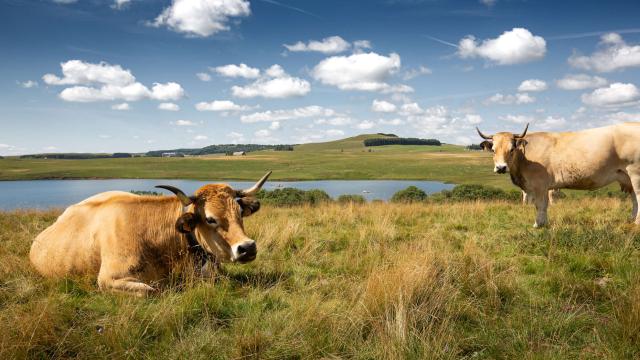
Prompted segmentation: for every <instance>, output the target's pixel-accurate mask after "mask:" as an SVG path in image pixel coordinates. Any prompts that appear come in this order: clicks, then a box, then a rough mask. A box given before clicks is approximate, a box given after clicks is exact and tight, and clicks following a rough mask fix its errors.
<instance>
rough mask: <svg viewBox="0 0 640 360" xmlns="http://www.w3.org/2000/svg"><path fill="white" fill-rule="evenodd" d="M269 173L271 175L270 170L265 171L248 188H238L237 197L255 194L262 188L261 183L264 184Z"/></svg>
mask: <svg viewBox="0 0 640 360" xmlns="http://www.w3.org/2000/svg"><path fill="white" fill-rule="evenodd" d="M269 175H271V171H269V172H268V173H266V174H265V175H264V176H263V177H262V179H260V180H258V182H257V183H256V184H255V185H253V186H252V187H250V188H249V189H246V190H238V191H237V192H236V193H237V195H238V197H245V196H254V195H255V194H257V193H258V191H260V189H262V185H264V183H265V181H267V179H268V178H269Z"/></svg>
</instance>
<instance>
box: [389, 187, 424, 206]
mask: <svg viewBox="0 0 640 360" xmlns="http://www.w3.org/2000/svg"><path fill="white" fill-rule="evenodd" d="M425 200H427V193H426V192H424V191H422V190H421V189H418V188H417V187H415V186H409V187H408V188H406V189H404V190H400V191H398V192H396V193H395V194H393V196H392V197H391V202H403V203H410V202H421V201H425Z"/></svg>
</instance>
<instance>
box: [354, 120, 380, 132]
mask: <svg viewBox="0 0 640 360" xmlns="http://www.w3.org/2000/svg"><path fill="white" fill-rule="evenodd" d="M375 125H376V124H375V123H374V122H373V121H369V120H364V121H361V122H360V123H358V124H356V126H355V128H356V129H359V130H369V129H371V128H373V127H374V126H375Z"/></svg>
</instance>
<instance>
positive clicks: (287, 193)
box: [257, 188, 331, 206]
mask: <svg viewBox="0 0 640 360" xmlns="http://www.w3.org/2000/svg"><path fill="white" fill-rule="evenodd" d="M257 197H258V199H260V201H262V202H264V203H267V204H271V205H275V206H292V205H305V204H308V205H318V204H320V203H324V202H329V201H331V197H330V196H329V195H328V194H327V193H326V192H324V191H322V190H318V189H312V190H306V191H305V190H300V189H294V188H282V189H275V190H273V191H266V190H260V192H259V193H258V195H257Z"/></svg>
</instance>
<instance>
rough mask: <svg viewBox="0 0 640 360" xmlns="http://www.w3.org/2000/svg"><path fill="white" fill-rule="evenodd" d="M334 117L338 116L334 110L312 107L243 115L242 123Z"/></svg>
mask: <svg viewBox="0 0 640 360" xmlns="http://www.w3.org/2000/svg"><path fill="white" fill-rule="evenodd" d="M334 115H336V112H335V111H334V110H332V109H328V108H324V107H322V106H317V105H311V106H306V107H301V108H295V109H289V110H267V111H263V112H257V113H253V114H249V115H243V116H241V117H240V121H242V122H243V123H255V122H260V121H270V122H271V121H283V120H293V119H302V118H310V117H330V116H334Z"/></svg>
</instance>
